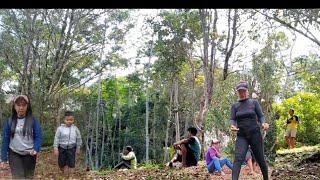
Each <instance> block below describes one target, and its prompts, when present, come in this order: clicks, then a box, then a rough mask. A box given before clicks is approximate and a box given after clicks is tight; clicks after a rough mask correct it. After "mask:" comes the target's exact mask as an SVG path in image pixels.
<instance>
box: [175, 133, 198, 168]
mask: <svg viewBox="0 0 320 180" xmlns="http://www.w3.org/2000/svg"><path fill="white" fill-rule="evenodd" d="M197 132H198V130H197V129H196V128H195V127H189V128H188V138H185V139H182V140H180V141H178V142H175V143H174V144H173V147H174V148H175V149H176V150H180V153H181V155H178V157H177V161H180V162H182V166H183V167H189V166H197V165H198V161H199V159H200V153H201V145H200V141H199V139H198V137H197V136H196V135H197Z"/></svg>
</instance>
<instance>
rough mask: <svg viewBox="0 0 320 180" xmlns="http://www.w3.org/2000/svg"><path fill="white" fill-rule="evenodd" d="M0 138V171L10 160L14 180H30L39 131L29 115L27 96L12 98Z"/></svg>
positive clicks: (33, 168) (36, 154)
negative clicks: (0, 138)
mask: <svg viewBox="0 0 320 180" xmlns="http://www.w3.org/2000/svg"><path fill="white" fill-rule="evenodd" d="M2 138H3V139H2V149H1V163H0V166H1V168H4V167H5V164H7V163H8V160H9V166H10V169H11V174H12V178H13V179H32V178H33V176H34V171H35V166H36V159H37V157H38V155H39V152H40V149H41V145H42V128H41V125H40V122H39V121H38V120H37V119H36V118H35V117H34V116H33V115H32V108H31V103H30V100H29V98H28V97H27V96H26V95H18V96H16V97H15V98H14V100H13V105H12V115H11V117H9V118H8V119H7V121H5V124H4V126H3V135H2Z"/></svg>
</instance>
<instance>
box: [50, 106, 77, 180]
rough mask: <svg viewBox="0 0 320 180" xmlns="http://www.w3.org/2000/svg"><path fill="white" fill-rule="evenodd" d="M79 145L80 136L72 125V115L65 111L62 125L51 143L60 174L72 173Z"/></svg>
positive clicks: (70, 112)
mask: <svg viewBox="0 0 320 180" xmlns="http://www.w3.org/2000/svg"><path fill="white" fill-rule="evenodd" d="M81 145H82V139H81V134H80V131H79V129H78V128H77V126H75V125H74V114H73V112H72V111H66V112H65V114H64V124H61V125H60V126H59V127H58V128H57V131H56V134H55V136H54V142H53V152H54V154H55V155H56V156H58V165H59V168H60V170H61V172H62V173H66V174H67V175H68V174H69V173H71V171H73V168H74V167H75V162H76V153H77V154H80V148H81Z"/></svg>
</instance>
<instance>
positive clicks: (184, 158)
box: [180, 144, 188, 167]
mask: <svg viewBox="0 0 320 180" xmlns="http://www.w3.org/2000/svg"><path fill="white" fill-rule="evenodd" d="M180 149H181V156H182V166H184V167H186V166H187V155H188V151H187V148H186V146H185V145H184V144H181V146H180Z"/></svg>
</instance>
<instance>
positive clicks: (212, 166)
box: [206, 139, 233, 176]
mask: <svg viewBox="0 0 320 180" xmlns="http://www.w3.org/2000/svg"><path fill="white" fill-rule="evenodd" d="M206 163H207V166H208V171H209V173H213V172H214V171H216V172H218V173H220V174H221V175H222V176H223V175H225V173H224V172H223V170H222V168H223V166H224V165H227V166H228V167H229V168H230V169H231V170H232V168H233V164H232V163H231V161H230V160H229V159H228V158H227V157H224V156H223V154H222V151H221V149H220V140H216V139H215V140H212V142H211V146H210V148H209V149H208V152H207V154H206Z"/></svg>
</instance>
